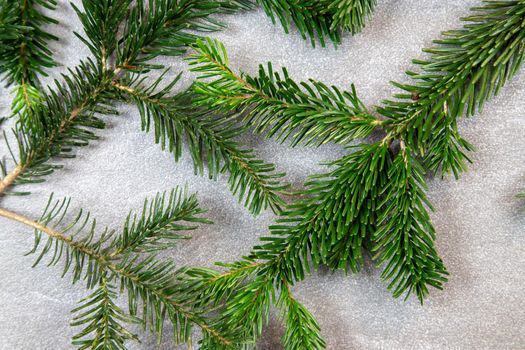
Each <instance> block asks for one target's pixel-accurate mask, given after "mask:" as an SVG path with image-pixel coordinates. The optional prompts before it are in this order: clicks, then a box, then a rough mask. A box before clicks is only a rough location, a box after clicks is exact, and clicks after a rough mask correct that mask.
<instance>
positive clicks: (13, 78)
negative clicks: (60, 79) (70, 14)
mask: <svg viewBox="0 0 525 350" xmlns="http://www.w3.org/2000/svg"><path fill="white" fill-rule="evenodd" d="M37 6H42V7H45V8H48V9H50V10H54V9H55V7H56V2H55V1H54V0H23V1H19V2H18V3H16V4H15V3H11V2H9V1H5V0H2V1H1V2H0V33H1V32H4V33H5V32H6V31H12V32H11V33H9V32H7V35H5V34H0V37H2V44H1V47H0V75H2V76H3V78H4V79H5V80H6V82H7V85H14V86H15V91H14V99H13V103H12V113H13V115H19V116H20V121H21V122H22V123H30V122H31V120H32V118H34V115H33V113H34V110H36V109H38V108H39V105H40V100H41V96H40V94H39V92H38V89H39V88H40V82H39V79H38V76H39V75H42V76H47V74H46V72H45V69H46V68H51V67H54V66H56V62H55V61H54V60H53V58H52V52H51V51H50V50H49V48H48V41H50V40H58V38H57V37H55V36H54V35H52V34H50V33H48V32H46V31H44V30H43V29H42V27H43V26H44V25H47V24H57V23H58V22H57V21H56V20H55V19H53V18H51V17H48V16H46V15H44V14H43V13H41V12H40V11H39V10H38V9H37Z"/></svg>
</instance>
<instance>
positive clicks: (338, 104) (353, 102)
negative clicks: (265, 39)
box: [188, 38, 381, 146]
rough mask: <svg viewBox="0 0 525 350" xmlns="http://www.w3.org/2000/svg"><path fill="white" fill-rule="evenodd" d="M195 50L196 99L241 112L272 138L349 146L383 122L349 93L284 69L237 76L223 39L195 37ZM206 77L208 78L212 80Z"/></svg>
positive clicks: (249, 122) (269, 65) (293, 144)
mask: <svg viewBox="0 0 525 350" xmlns="http://www.w3.org/2000/svg"><path fill="white" fill-rule="evenodd" d="M194 48H195V50H196V53H195V54H193V55H191V56H190V57H189V58H188V62H189V64H190V65H191V66H193V68H192V71H195V72H199V73H200V76H199V78H200V79H206V80H205V81H201V82H197V83H196V84H195V86H194V88H193V90H194V91H195V92H196V93H197V94H199V95H200V96H201V97H199V98H198V99H197V102H198V103H201V104H206V105H209V106H213V107H221V108H223V109H225V110H228V111H229V110H234V111H235V110H239V111H240V113H241V114H243V115H244V122H245V123H246V124H247V125H249V126H254V127H255V132H258V133H266V134H267V136H268V137H272V136H275V137H276V138H277V139H278V140H279V141H281V142H283V141H285V140H286V139H288V138H291V139H292V142H291V143H292V146H296V145H298V144H306V145H308V144H315V145H320V144H323V143H328V142H336V143H342V144H347V143H349V142H351V141H353V140H355V139H357V138H365V137H367V136H368V135H370V134H371V133H372V131H373V130H374V129H375V128H377V127H378V126H380V125H381V121H380V120H378V119H376V118H375V117H374V116H372V115H371V114H370V113H369V112H368V111H367V109H366V107H365V106H364V105H363V103H362V102H361V101H360V100H359V98H358V97H357V92H356V90H355V87H354V86H352V90H351V92H348V91H344V92H341V91H340V90H339V89H338V88H336V87H335V86H332V87H327V86H326V85H324V84H323V83H321V82H317V81H314V80H310V81H309V82H308V83H307V82H301V83H299V84H297V83H296V82H294V81H293V80H292V79H291V78H290V77H289V76H288V72H287V71H286V69H285V68H283V71H282V74H283V76H282V77H281V76H280V74H279V73H278V72H273V69H272V65H271V63H268V68H267V69H265V68H264V67H263V66H260V68H259V74H258V76H256V77H252V76H250V75H247V74H244V73H241V74H240V75H236V74H235V73H233V71H232V70H231V69H230V68H229V67H228V55H227V53H226V49H225V48H224V45H222V43H220V42H218V41H216V40H212V39H209V38H207V39H206V41H202V40H198V41H197V42H196V44H195V46H194ZM209 78H212V80H211V81H210V79H209Z"/></svg>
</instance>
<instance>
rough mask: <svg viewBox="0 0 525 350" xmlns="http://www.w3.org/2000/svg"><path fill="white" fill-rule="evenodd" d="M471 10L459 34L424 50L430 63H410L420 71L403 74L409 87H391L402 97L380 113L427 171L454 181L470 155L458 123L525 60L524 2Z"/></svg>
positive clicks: (387, 103) (450, 34)
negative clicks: (397, 89) (448, 176)
mask: <svg viewBox="0 0 525 350" xmlns="http://www.w3.org/2000/svg"><path fill="white" fill-rule="evenodd" d="M472 10H473V12H474V13H473V14H472V15H471V16H469V17H466V18H463V20H464V21H466V22H467V23H466V24H465V26H464V27H463V28H462V29H459V30H449V31H446V32H443V38H442V39H439V40H435V44H436V45H435V46H434V47H432V48H429V49H426V50H425V52H427V53H429V58H427V59H425V60H415V61H414V63H416V64H417V65H418V66H419V68H420V72H407V74H408V75H409V76H410V77H411V78H412V83H408V84H399V83H394V85H396V86H397V87H399V88H401V89H402V90H403V92H402V93H400V94H397V95H395V97H396V99H395V100H388V101H384V106H383V107H381V108H379V112H380V113H381V114H382V115H384V116H385V117H387V118H388V119H389V120H388V121H387V124H388V128H389V129H390V130H391V132H392V133H393V134H395V135H397V137H400V138H403V139H404V140H405V142H406V143H407V146H409V147H411V148H413V149H414V150H417V151H418V153H419V154H420V155H421V156H424V157H425V160H426V162H425V163H426V165H427V166H428V168H429V169H430V170H432V171H437V170H441V172H442V173H443V174H445V173H448V172H452V173H453V174H454V175H455V176H456V177H458V176H459V174H460V173H461V172H462V171H464V170H465V169H466V162H468V161H470V160H469V158H468V155H467V153H468V152H469V151H472V150H473V146H472V145H470V144H469V143H468V142H467V141H466V140H465V139H463V138H462V137H461V135H460V134H459V132H458V129H457V120H458V118H460V117H461V116H463V115H467V116H470V115H473V114H474V113H475V112H476V110H478V109H481V108H482V107H483V104H484V103H485V102H486V101H487V100H488V99H489V98H490V97H492V96H493V95H496V94H497V93H498V91H499V90H500V89H501V88H502V87H503V85H505V83H506V82H507V81H508V80H509V79H510V78H512V77H513V76H514V75H515V74H516V72H517V71H518V69H519V68H520V67H521V65H522V63H523V60H524V58H525V26H524V21H525V1H523V0H519V1H485V2H484V5H483V6H481V7H475V8H473V9H472Z"/></svg>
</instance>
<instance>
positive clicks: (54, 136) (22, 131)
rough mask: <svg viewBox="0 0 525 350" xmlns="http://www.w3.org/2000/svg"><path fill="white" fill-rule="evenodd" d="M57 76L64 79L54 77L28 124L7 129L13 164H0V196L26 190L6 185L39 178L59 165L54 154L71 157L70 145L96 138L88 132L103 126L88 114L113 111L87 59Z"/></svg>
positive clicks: (99, 76)
mask: <svg viewBox="0 0 525 350" xmlns="http://www.w3.org/2000/svg"><path fill="white" fill-rule="evenodd" d="M62 78H63V79H64V83H63V84H62V83H59V82H58V81H56V82H55V83H56V87H55V88H54V89H52V90H51V91H50V92H49V93H48V94H47V95H46V96H44V98H43V102H42V105H41V107H40V108H39V109H38V110H36V111H35V116H36V119H35V120H33V123H32V124H31V125H21V126H19V127H18V128H17V129H15V130H14V131H13V134H14V138H15V139H16V147H18V150H17V152H14V150H12V149H11V145H10V144H9V143H7V149H9V150H10V153H11V156H12V162H13V163H15V164H16V166H15V168H13V169H11V170H8V169H7V164H6V162H0V168H1V169H0V170H1V175H2V180H1V182H0V195H2V194H26V193H27V192H11V191H9V189H10V187H11V186H12V185H15V184H27V183H35V182H42V181H44V177H45V176H47V175H49V174H51V173H53V172H54V171H55V170H56V169H58V168H60V165H58V164H54V163H51V160H52V159H53V158H54V157H56V158H71V157H74V153H73V152H72V151H73V149H74V148H75V147H78V146H86V145H87V144H89V142H90V141H92V140H94V139H96V138H97V137H96V135H95V134H94V133H93V131H92V130H93V129H101V128H104V125H105V124H104V122H103V121H102V120H101V119H99V118H98V117H97V116H95V115H94V113H102V114H115V113H116V111H115V110H114V109H113V108H112V107H111V103H112V101H111V96H108V94H107V89H106V86H107V85H108V84H109V80H107V79H104V78H103V75H102V73H101V71H100V69H99V68H98V67H97V66H96V65H95V64H94V63H93V62H91V61H89V60H88V61H86V62H82V63H81V64H80V65H79V66H78V67H77V68H75V69H74V70H69V74H68V75H63V76H62Z"/></svg>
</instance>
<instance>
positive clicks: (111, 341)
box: [71, 276, 140, 350]
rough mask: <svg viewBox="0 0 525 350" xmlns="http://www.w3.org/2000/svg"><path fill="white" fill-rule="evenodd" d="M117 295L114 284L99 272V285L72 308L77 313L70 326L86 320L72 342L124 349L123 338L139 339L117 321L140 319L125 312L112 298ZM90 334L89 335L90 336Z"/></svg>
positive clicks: (83, 347) (94, 346)
mask: <svg viewBox="0 0 525 350" xmlns="http://www.w3.org/2000/svg"><path fill="white" fill-rule="evenodd" d="M116 298H117V293H116V292H115V287H114V286H113V285H111V284H109V282H108V279H107V277H106V276H102V278H101V282H100V285H99V287H98V288H97V289H96V290H95V291H94V292H93V293H92V294H91V295H89V296H88V297H86V298H85V299H82V300H81V301H80V303H81V305H80V306H79V307H77V308H75V309H73V311H72V312H73V313H77V315H76V316H75V317H74V318H73V322H71V325H72V326H82V325H85V324H87V326H85V327H84V328H83V329H82V331H80V332H79V333H78V334H76V335H75V336H74V337H73V345H76V346H78V347H79V349H81V350H83V349H100V350H103V349H115V350H125V349H126V347H125V345H124V343H125V342H126V341H127V340H135V341H138V340H139V339H138V338H137V336H136V335H135V334H132V333H130V332H129V331H128V330H127V329H125V328H124V327H123V326H122V325H121V323H139V322H140V320H139V319H136V318H134V317H131V316H129V315H127V314H126V313H125V312H124V311H123V310H122V309H120V308H119V307H118V306H117V305H116V304H115V302H114V299H116ZM90 336H91V338H90Z"/></svg>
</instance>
